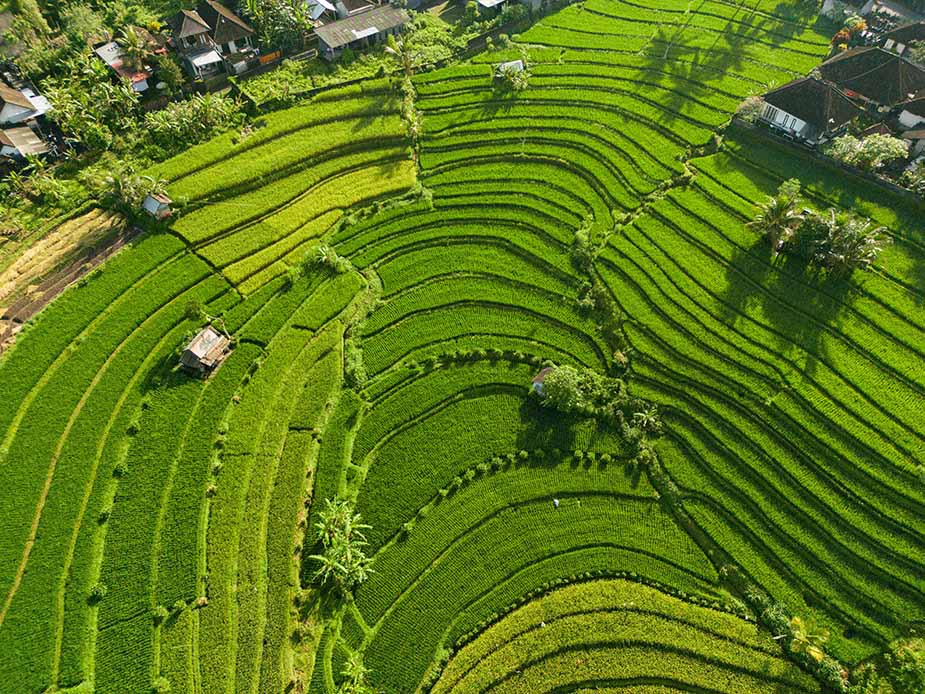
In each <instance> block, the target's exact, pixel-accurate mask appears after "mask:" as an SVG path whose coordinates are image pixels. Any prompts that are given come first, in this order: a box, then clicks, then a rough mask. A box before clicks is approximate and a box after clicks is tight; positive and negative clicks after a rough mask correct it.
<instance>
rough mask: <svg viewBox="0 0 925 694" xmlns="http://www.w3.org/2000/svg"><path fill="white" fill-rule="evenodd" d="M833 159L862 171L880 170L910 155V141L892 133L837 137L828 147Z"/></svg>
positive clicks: (827, 151) (827, 150) (826, 150)
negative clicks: (862, 136) (861, 136)
mask: <svg viewBox="0 0 925 694" xmlns="http://www.w3.org/2000/svg"><path fill="white" fill-rule="evenodd" d="M825 152H826V154H828V155H829V156H831V157H832V158H833V159H836V160H837V161H840V162H842V163H843V164H847V165H848V166H853V167H855V168H857V169H861V170H862V171H878V170H879V169H882V168H883V167H884V166H885V165H886V164H889V163H891V162H894V161H897V160H899V159H905V158H906V157H907V156H909V142H908V141H906V140H903V139H900V138H898V137H893V136H892V135H868V136H867V137H864V138H860V137H854V136H853V135H842V136H841V137H837V138H835V139H834V140H832V142H831V143H830V144H829V145H828V146H827V147H826V149H825Z"/></svg>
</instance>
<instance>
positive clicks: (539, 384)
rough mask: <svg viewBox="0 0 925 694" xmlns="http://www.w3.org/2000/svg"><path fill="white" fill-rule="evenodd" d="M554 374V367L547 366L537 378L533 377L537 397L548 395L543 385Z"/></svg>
mask: <svg viewBox="0 0 925 694" xmlns="http://www.w3.org/2000/svg"><path fill="white" fill-rule="evenodd" d="M551 373H552V367H551V366H547V367H546V368H545V369H543V370H542V371H540V372H539V373H538V374H537V375H536V376H534V377H533V392H534V393H536V394H537V395H540V396H542V395H546V391H545V390H544V389H543V384H544V383H545V382H546V377H547V376H548V375H549V374H551Z"/></svg>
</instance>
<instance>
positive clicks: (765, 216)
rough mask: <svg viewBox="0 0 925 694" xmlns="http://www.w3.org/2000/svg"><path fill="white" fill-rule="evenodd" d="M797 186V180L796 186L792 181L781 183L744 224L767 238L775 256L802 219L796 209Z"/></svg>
mask: <svg viewBox="0 0 925 694" xmlns="http://www.w3.org/2000/svg"><path fill="white" fill-rule="evenodd" d="M798 186H799V182H797V183H796V187H794V184H793V181H785V182H784V183H782V184H781V186H780V188H779V189H778V191H777V195H772V196H770V197H768V199H767V202H765V203H763V204H761V205H759V206H758V213H757V214H756V215H755V218H754V219H753V220H752V221H750V222H749V223H748V224H746V226H747V227H748V228H749V229H753V230H755V231H757V232H758V233H760V234H761V235H762V236H766V237H767V238H768V240H769V241H770V242H771V249H772V250H773V252H774V255H775V257H776V256H777V254H778V253H780V249H781V247H782V246H783V245H784V243H785V242H786V241H787V240H788V239H789V238H790V236H791V235H792V234H793V232H794V230H795V229H796V228H797V227H798V226H799V225H800V222H802V221H803V213H802V212H800V211H799V210H798V209H797V205H798V202H799V198H798V197H797V193H798V192H799V187H798Z"/></svg>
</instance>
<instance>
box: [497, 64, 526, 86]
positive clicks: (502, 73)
mask: <svg viewBox="0 0 925 694" xmlns="http://www.w3.org/2000/svg"><path fill="white" fill-rule="evenodd" d="M498 81H499V83H500V84H501V86H502V87H504V88H505V89H506V90H508V91H512V92H522V91H523V90H524V89H526V88H527V86H528V85H529V84H530V73H529V72H528V71H527V69H526V68H524V69H523V70H518V69H517V68H514V67H511V66H505V67H502V68H501V69H500V70H499V71H498Z"/></svg>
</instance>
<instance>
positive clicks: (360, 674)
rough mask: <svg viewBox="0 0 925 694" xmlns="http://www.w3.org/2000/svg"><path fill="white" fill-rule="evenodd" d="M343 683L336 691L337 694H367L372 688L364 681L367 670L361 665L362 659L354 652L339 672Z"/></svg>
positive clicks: (367, 673)
mask: <svg viewBox="0 0 925 694" xmlns="http://www.w3.org/2000/svg"><path fill="white" fill-rule="evenodd" d="M341 675H343V676H344V681H343V682H342V683H341V685H340V688H339V689H338V690H337V692H338V694H367V692H370V693H371V692H372V691H373V690H372V688H371V687H370V686H369V684H368V683H367V681H366V677H367V675H369V670H368V669H367V667H366V666H365V665H363V657H362V656H361V655H360V654H359V653H358V652H356V651H354V652H353V653H351V654H350V657H348V658H347V662H346V664H345V665H344V669H343V671H342V672H341Z"/></svg>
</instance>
